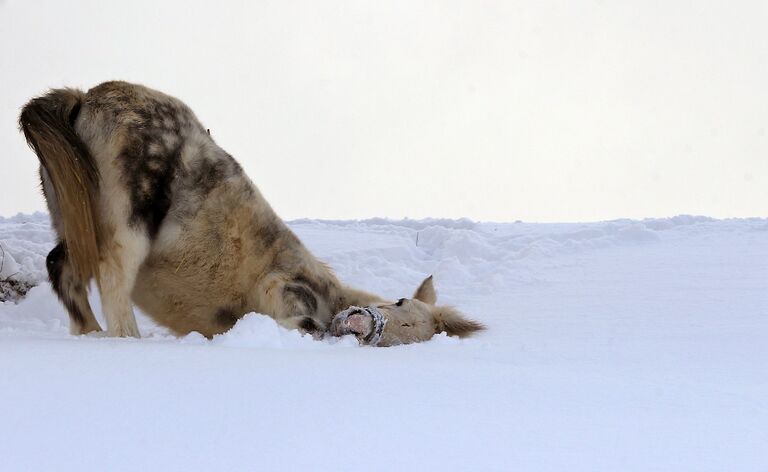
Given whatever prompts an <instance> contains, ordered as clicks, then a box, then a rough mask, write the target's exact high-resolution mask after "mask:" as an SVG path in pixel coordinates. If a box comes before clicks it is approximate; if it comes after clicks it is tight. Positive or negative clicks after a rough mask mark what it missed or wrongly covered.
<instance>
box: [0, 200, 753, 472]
mask: <svg viewBox="0 0 768 472" xmlns="http://www.w3.org/2000/svg"><path fill="white" fill-rule="evenodd" d="M290 226H291V227H292V229H293V230H294V231H295V232H296V233H297V234H298V235H299V237H300V238H302V240H304V241H305V243H306V244H307V245H308V246H309V247H310V248H311V249H312V250H313V251H314V252H315V253H316V254H317V255H318V256H319V257H321V258H322V259H324V260H325V261H327V262H328V263H329V264H330V265H331V266H332V267H333V268H334V269H335V270H336V271H337V273H338V275H339V276H340V278H341V279H342V280H344V281H346V282H348V283H350V284H352V285H355V286H358V287H360V288H363V289H367V290H371V291H375V292H378V293H380V294H382V295H385V296H388V297H391V298H393V299H397V298H399V297H403V296H409V295H410V294H412V293H413V291H414V289H415V288H416V287H417V286H418V284H419V282H420V281H421V280H422V279H423V278H424V277H425V276H426V275H428V274H434V276H435V283H436V287H437V290H438V292H439V301H440V302H442V303H446V304H452V305H455V306H457V307H458V308H459V309H461V310H462V311H464V312H465V313H467V314H469V315H471V316H472V317H474V318H476V319H478V320H479V321H482V322H484V323H485V324H487V325H488V327H489V329H488V331H487V332H485V333H483V334H481V335H479V336H477V337H476V338H472V339H465V340H457V339H454V338H448V337H446V336H444V335H440V336H436V337H435V338H434V339H433V340H431V341H429V342H427V343H423V344H416V345H409V346H398V347H393V348H372V347H360V346H357V343H356V341H355V340H354V338H352V337H345V338H342V339H339V340H323V341H316V340H313V339H312V338H311V337H308V336H304V337H302V336H301V335H300V334H299V333H298V332H295V331H287V330H285V329H282V328H280V327H279V326H277V325H276V324H275V323H274V321H272V320H271V319H270V318H267V317H264V316H262V315H258V314H252V315H248V316H246V317H245V318H244V319H243V320H241V321H240V322H239V323H238V324H237V325H236V326H235V327H234V328H233V329H232V330H231V331H230V332H228V333H226V334H223V335H220V336H217V337H215V338H214V339H212V340H206V339H205V338H203V337H202V336H199V335H196V334H192V335H189V336H186V337H184V338H177V337H175V336H173V335H171V334H170V333H169V332H168V331H167V330H165V329H163V328H161V327H158V326H155V325H154V324H153V323H152V322H151V321H150V320H149V319H148V318H146V317H143V316H140V317H139V324H140V328H141V331H142V334H143V336H144V337H143V338H142V339H140V340H135V339H109V338H103V337H93V336H88V337H73V336H70V335H68V334H67V317H66V314H65V312H64V310H63V308H62V307H61V306H60V305H59V303H58V302H57V300H56V297H55V295H54V294H53V293H52V291H51V288H50V286H49V285H48V284H47V283H46V282H44V278H45V273H44V259H45V255H46V254H47V251H48V250H50V248H51V247H52V245H53V237H52V235H51V232H50V228H49V226H48V223H47V217H46V215H41V214H36V215H17V216H16V217H13V218H6V219H0V245H2V248H3V251H4V253H5V254H6V256H5V257H6V261H12V262H6V263H8V264H10V265H9V266H8V267H10V269H5V268H4V269H3V271H4V272H3V274H6V271H11V270H12V271H13V274H14V275H13V276H14V277H21V278H25V279H28V280H33V281H40V282H41V283H40V285H39V286H37V287H35V288H33V289H32V290H31V291H30V292H29V293H28V294H27V296H26V297H25V298H24V299H23V300H21V301H19V302H18V303H14V302H4V303H1V304H0V392H1V393H0V418H2V421H1V422H0V458H2V461H1V462H0V463H1V464H2V467H0V468H2V469H3V470H25V471H34V470H40V471H47V470H57V471H68V470H78V471H82V470H110V471H121V470H141V469H145V470H182V471H191V470H334V471H336V470H342V471H343V470H359V469H365V470H398V469H405V470H425V469H426V470H441V471H446V470H530V471H548V470H568V471H581V470H584V471H595V470H605V471H609V470H610V471H614V470H623V471H633V470H637V471H640V470H642V471H647V470H662V471H679V470H696V471H723V470H739V471H763V470H766V469H768V453H766V448H765V446H766V445H767V444H768V427H766V425H768V220H766V219H738V220H713V219H710V218H704V217H692V216H680V217H675V218H668V219H654V220H642V221H635V220H617V221H608V222H601V223H590V224H577V223H573V224H528V223H519V222H518V223H505V224H495V223H475V222H471V221H468V220H458V221H453V220H421V221H414V220H404V221H389V220H384V219H373V220H365V221H314V220H299V221H295V222H292V223H291V224H290ZM8 275H10V274H8ZM4 276H5V275H4ZM201 289H204V288H201ZM92 303H93V306H94V309H95V310H96V311H97V312H98V313H99V316H100V305H99V303H98V298H97V297H96V296H93V297H92ZM102 325H103V322H102Z"/></svg>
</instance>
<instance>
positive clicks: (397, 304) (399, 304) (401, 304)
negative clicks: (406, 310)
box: [395, 298, 405, 306]
mask: <svg viewBox="0 0 768 472" xmlns="http://www.w3.org/2000/svg"><path fill="white" fill-rule="evenodd" d="M403 303H405V298H401V299H400V300H398V301H397V303H395V306H403Z"/></svg>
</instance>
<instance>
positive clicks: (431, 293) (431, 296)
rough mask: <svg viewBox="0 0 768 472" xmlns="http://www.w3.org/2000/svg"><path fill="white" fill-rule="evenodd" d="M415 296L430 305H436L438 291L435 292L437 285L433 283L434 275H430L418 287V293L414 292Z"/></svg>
mask: <svg viewBox="0 0 768 472" xmlns="http://www.w3.org/2000/svg"><path fill="white" fill-rule="evenodd" d="M413 298H415V299H416V300H419V301H422V302H424V303H426V304H428V305H434V304H435V302H436V301H437V293H436V292H435V286H434V284H433V283H432V276H431V275H430V276H429V277H427V278H426V279H424V281H423V282H422V283H421V285H419V288H417V289H416V293H414V294H413Z"/></svg>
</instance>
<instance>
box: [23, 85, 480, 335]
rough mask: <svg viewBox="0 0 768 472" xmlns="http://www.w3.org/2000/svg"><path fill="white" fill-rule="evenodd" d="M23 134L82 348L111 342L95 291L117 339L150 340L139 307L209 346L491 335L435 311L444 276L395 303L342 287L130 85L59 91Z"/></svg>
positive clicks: (148, 95) (180, 109)
mask: <svg viewBox="0 0 768 472" xmlns="http://www.w3.org/2000/svg"><path fill="white" fill-rule="evenodd" d="M19 124H20V127H21V129H22V131H23V132H24V136H25V137H26V139H27V142H28V143H29V145H30V147H31V148H32V149H33V150H34V151H35V153H36V154H37V156H38V158H39V160H40V178H41V181H42V188H43V194H44V195H45V199H46V202H47V204H48V209H49V211H50V215H51V220H52V224H53V227H54V229H55V231H56V234H57V235H58V239H59V243H58V245H56V247H54V249H53V250H52V251H51V252H50V254H49V255H48V257H47V260H46V264H47V268H48V274H49V276H50V280H51V284H52V286H53V289H54V291H55V292H56V294H57V295H58V297H59V299H60V300H61V302H62V304H63V305H64V306H65V308H66V310H67V312H68V313H69V318H70V331H71V332H72V333H73V334H85V333H89V332H92V331H101V327H100V326H99V324H98V322H97V321H96V318H95V317H94V315H93V312H92V311H91V307H90V305H89V303H88V298H87V290H88V287H89V282H90V280H91V279H92V278H95V279H96V282H97V285H98V287H99V291H100V293H101V299H102V304H103V311H104V316H105V318H106V321H107V328H108V334H109V335H112V336H135V337H138V336H139V330H138V327H137V326H136V319H135V317H134V313H133V303H135V304H136V305H137V306H139V307H140V308H141V309H142V311H144V312H145V313H147V314H148V315H149V316H151V317H152V318H153V319H154V320H155V321H156V322H158V323H159V324H161V325H164V326H167V327H169V328H170V329H172V330H173V331H174V332H176V333H178V334H186V333H189V332H191V331H198V332H200V333H202V334H203V335H205V336H207V337H211V336H213V335H215V334H217V333H222V332H224V331H227V330H228V329H229V328H231V327H232V326H233V325H234V324H235V322H236V321H237V320H238V319H239V318H240V317H242V316H243V315H244V314H246V313H250V312H258V313H264V314H268V315H270V316H272V317H273V318H274V319H275V320H276V321H277V322H278V323H280V324H281V325H282V326H285V327H287V328H297V329H300V330H302V331H305V332H310V333H313V334H315V335H317V336H321V335H323V334H324V333H330V334H332V335H334V336H341V335H344V334H354V335H356V336H357V338H358V339H359V340H360V342H361V343H363V344H370V345H378V346H391V345H395V344H405V343H412V342H418V341H424V340H427V339H430V338H431V337H432V336H433V335H434V334H435V333H439V332H442V331H445V332H447V333H448V334H449V335H458V336H466V335H469V334H472V333H473V332H476V331H478V330H481V329H483V326H482V325H481V324H480V323H477V322H475V321H472V320H468V319H466V318H464V317H463V316H462V315H461V314H459V313H458V312H457V311H456V310H455V309H453V308H450V307H444V306H437V305H435V302H436V294H435V290H434V287H433V283H432V278H431V276H430V277H428V278H427V279H426V280H424V282H423V283H422V284H421V286H420V287H419V288H418V289H417V290H416V293H415V294H414V296H413V297H412V298H411V299H404V298H403V299H400V300H399V301H397V302H396V303H392V302H387V301H385V300H384V299H382V298H380V297H378V296H376V295H372V294H369V293H366V292H364V291H361V290H357V289H354V288H350V287H347V286H345V285H343V284H342V283H340V282H339V280H338V279H337V278H336V276H335V275H334V274H333V273H332V271H331V270H330V269H329V268H328V267H327V266H326V265H325V264H323V263H322V262H321V261H319V260H318V259H317V258H315V257H314V256H313V255H312V254H311V253H310V252H309V251H308V250H307V249H306V248H305V247H304V245H303V244H302V243H301V242H300V241H299V239H298V238H297V237H296V236H295V235H294V234H293V232H291V230H290V229H288V227H287V226H286V225H285V223H283V221H281V220H280V218H279V217H278V216H277V215H276V214H275V212H274V211H273V210H272V208H271V207H270V206H269V204H268V203H267V202H266V200H265V199H264V198H263V197H262V195H261V194H260V193H259V191H258V189H257V188H256V186H255V185H254V184H253V183H252V182H251V181H250V179H249V178H248V177H247V176H246V175H245V173H244V172H243V170H242V168H241V167H240V165H239V164H238V163H237V162H236V161H235V160H234V159H233V158H232V157H231V156H230V155H229V154H227V153H226V152H224V151H223V150H222V149H221V148H220V147H219V146H218V145H216V143H215V142H214V141H213V139H212V138H211V136H210V135H209V133H207V132H206V129H205V128H204V127H203V126H202V125H201V124H200V122H199V121H198V120H197V118H196V117H195V115H194V113H192V111H191V110H190V109H189V108H188V107H187V106H186V105H184V104H183V103H182V102H181V101H179V100H177V99H175V98H173V97H170V96H168V95H165V94H163V93H160V92H158V91H155V90H152V89H149V88H146V87H143V86H141V85H134V84H129V83H126V82H105V83H103V84H101V85H99V86H97V87H94V88H92V89H91V90H89V91H88V92H87V93H83V92H82V91H79V90H74V89H58V90H52V91H50V92H49V93H47V94H46V95H43V96H41V97H38V98H35V99H33V100H31V101H30V102H29V103H27V104H26V105H25V106H24V108H23V110H22V112H21V117H20V119H19Z"/></svg>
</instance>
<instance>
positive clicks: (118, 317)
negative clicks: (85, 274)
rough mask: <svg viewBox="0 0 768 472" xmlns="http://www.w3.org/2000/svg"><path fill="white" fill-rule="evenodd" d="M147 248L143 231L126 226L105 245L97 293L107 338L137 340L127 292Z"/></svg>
mask: <svg viewBox="0 0 768 472" xmlns="http://www.w3.org/2000/svg"><path fill="white" fill-rule="evenodd" d="M149 247H150V241H149V238H148V236H147V235H146V233H145V232H143V231H140V230H139V231H137V230H134V229H131V228H129V227H127V226H126V227H123V228H121V229H119V230H118V231H116V232H115V234H114V237H113V239H112V241H110V242H109V243H107V244H106V245H105V249H104V252H103V254H102V261H101V263H100V264H99V291H100V292H101V302H102V306H103V308H104V317H105V318H106V319H107V332H108V333H109V335H110V336H123V337H125V336H133V337H137V338H138V337H139V328H138V326H137V325H136V317H135V316H134V314H133V303H132V301H131V292H132V291H133V287H134V285H135V284H136V276H137V274H138V273H139V267H141V264H142V263H143V262H144V259H145V258H146V257H147V254H149Z"/></svg>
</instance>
